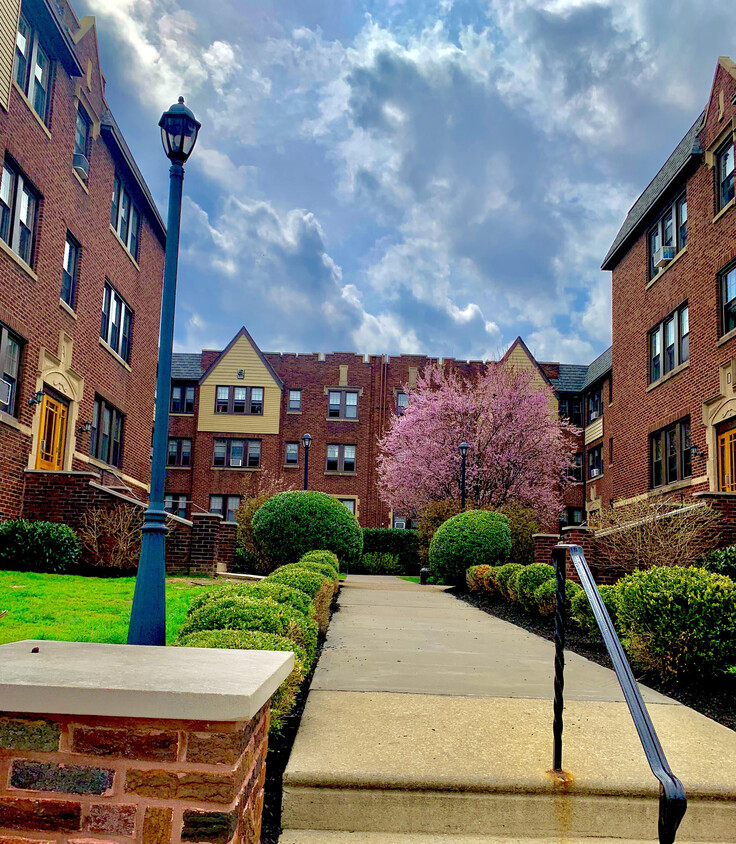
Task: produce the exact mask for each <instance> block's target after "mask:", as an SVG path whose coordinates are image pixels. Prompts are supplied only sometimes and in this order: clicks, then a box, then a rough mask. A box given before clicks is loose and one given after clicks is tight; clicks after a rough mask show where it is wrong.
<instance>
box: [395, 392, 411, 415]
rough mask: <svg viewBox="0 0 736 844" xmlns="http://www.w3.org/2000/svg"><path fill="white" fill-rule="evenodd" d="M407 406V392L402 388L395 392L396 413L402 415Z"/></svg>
mask: <svg viewBox="0 0 736 844" xmlns="http://www.w3.org/2000/svg"><path fill="white" fill-rule="evenodd" d="M407 407H409V394H408V393H405V392H403V390H402V391H400V392H398V393H396V413H397V414H398V415H399V416H403V415H404V411H405V410H406V408H407Z"/></svg>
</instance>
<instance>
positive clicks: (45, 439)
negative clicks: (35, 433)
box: [36, 395, 67, 472]
mask: <svg viewBox="0 0 736 844" xmlns="http://www.w3.org/2000/svg"><path fill="white" fill-rule="evenodd" d="M66 418H67V407H66V405H65V404H64V403H63V402H60V401H58V400H57V399H55V398H53V397H52V396H49V395H44V397H43V401H42V402H41V424H40V427H39V442H38V457H37V458H36V468H37V469H50V470H51V471H52V472H58V471H60V470H61V469H63V468H64V447H65V445H66Z"/></svg>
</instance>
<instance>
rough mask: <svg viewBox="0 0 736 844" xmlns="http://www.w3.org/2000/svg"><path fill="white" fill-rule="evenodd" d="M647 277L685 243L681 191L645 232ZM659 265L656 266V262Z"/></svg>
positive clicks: (684, 214) (652, 276)
mask: <svg viewBox="0 0 736 844" xmlns="http://www.w3.org/2000/svg"><path fill="white" fill-rule="evenodd" d="M647 244H648V248H649V278H650V279H652V278H654V276H656V275H657V273H658V272H660V270H662V269H663V268H664V266H666V262H667V261H671V260H672V258H674V257H675V255H676V254H677V253H678V252H679V251H680V250H681V249H684V248H685V246H686V245H687V196H686V195H685V194H684V193H682V194H680V196H678V197H677V199H676V200H675V201H674V202H673V203H672V205H670V206H668V208H667V209H666V210H665V212H664V213H663V214H662V216H661V217H660V218H659V219H658V220H657V222H656V223H655V224H654V225H653V226H652V228H651V229H649V232H648V233H647ZM658 263H659V264H660V266H657V264H658Z"/></svg>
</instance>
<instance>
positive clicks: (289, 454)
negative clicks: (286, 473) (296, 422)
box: [286, 443, 299, 466]
mask: <svg viewBox="0 0 736 844" xmlns="http://www.w3.org/2000/svg"><path fill="white" fill-rule="evenodd" d="M298 464H299V443H286V465H287V466H297V465H298Z"/></svg>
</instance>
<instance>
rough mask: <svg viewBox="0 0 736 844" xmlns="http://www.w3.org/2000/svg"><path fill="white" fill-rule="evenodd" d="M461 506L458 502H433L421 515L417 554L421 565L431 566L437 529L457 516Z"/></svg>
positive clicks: (418, 525)
mask: <svg viewBox="0 0 736 844" xmlns="http://www.w3.org/2000/svg"><path fill="white" fill-rule="evenodd" d="M459 512H460V504H459V503H458V502H457V501H453V500H449V501H431V502H430V503H429V504H427V506H426V507H425V508H424V509H423V510H422V512H421V513H420V514H419V520H418V523H417V545H418V548H417V553H418V555H419V565H420V566H428V565H429V546H430V544H431V542H432V537H433V536H434V535H435V533H436V531H437V528H438V527H439V526H440V525H443V524H444V523H445V522H446V521H447V520H448V519H451V518H452V517H453V516H457V514H458V513H459Z"/></svg>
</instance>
